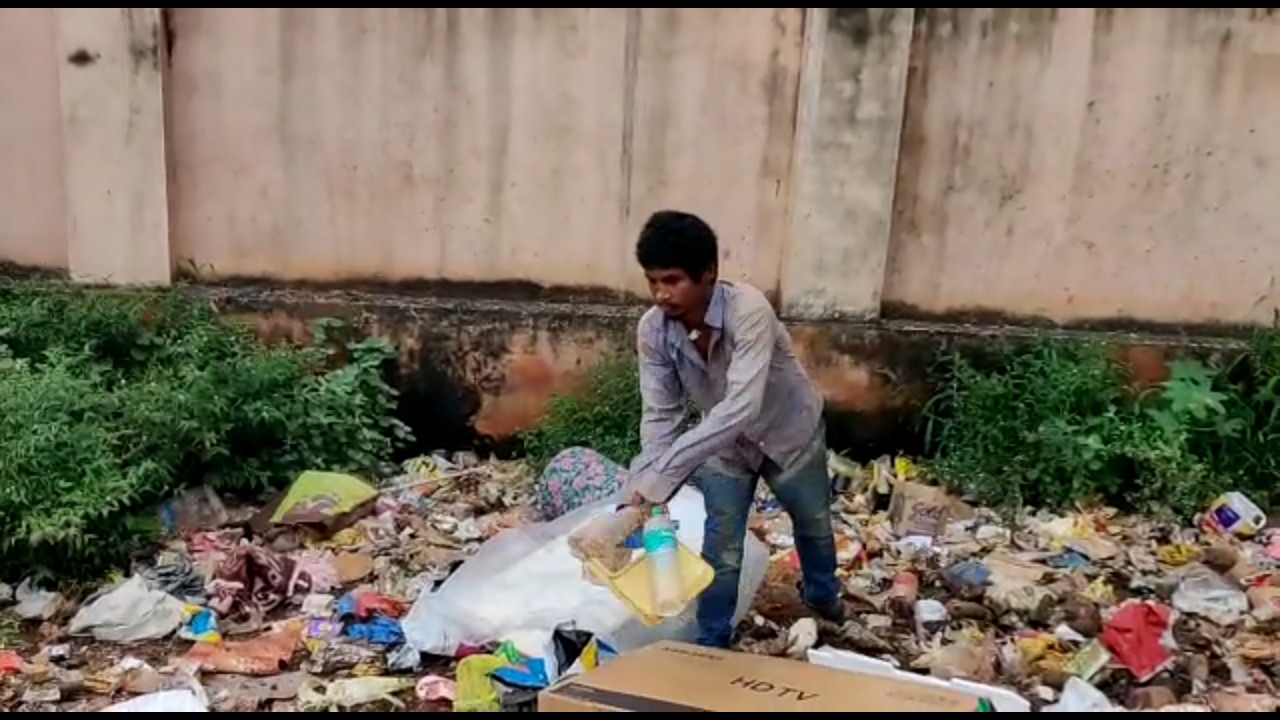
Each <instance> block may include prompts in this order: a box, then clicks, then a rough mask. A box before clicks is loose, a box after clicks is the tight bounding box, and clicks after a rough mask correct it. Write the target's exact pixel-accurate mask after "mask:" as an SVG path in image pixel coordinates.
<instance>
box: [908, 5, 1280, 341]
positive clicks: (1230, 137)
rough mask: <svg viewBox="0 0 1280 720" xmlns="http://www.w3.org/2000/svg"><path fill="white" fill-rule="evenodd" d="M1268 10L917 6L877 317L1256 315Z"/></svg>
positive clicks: (1267, 292)
mask: <svg viewBox="0 0 1280 720" xmlns="http://www.w3.org/2000/svg"><path fill="white" fill-rule="evenodd" d="M1272 13H1273V9H1271V8H1186V9H1176V8H1044V9H1039V8H1009V9H995V8H921V9H919V10H918V15H917V21H916V22H917V27H916V36H915V41H914V44H913V47H912V53H911V58H912V59H911V64H912V66H911V73H910V76H911V79H910V83H909V91H908V95H907V124H906V128H905V131H904V137H903V144H902V151H901V163H900V166H899V169H898V189H897V196H896V203H895V205H896V208H895V209H896V213H895V223H894V232H893V238H892V241H891V243H890V253H889V257H890V260H889V271H888V274H887V278H886V281H885V291H884V297H885V301H886V303H888V304H889V312H891V313H904V312H905V313H916V314H926V315H927V314H939V313H942V314H946V313H954V312H957V311H995V312H999V313H1003V314H1009V315H1021V316H1041V317H1046V318H1050V319H1054V320H1058V321H1079V320H1093V319H1129V320H1143V321H1155V322H1166V323H1269V322H1271V320H1272V317H1273V314H1274V313H1275V312H1276V308H1277V306H1278V305H1280V296H1278V295H1277V290H1276V277H1277V274H1280V243H1278V242H1277V240H1280V235H1278V233H1280V230H1278V228H1280V204H1277V203H1276V202H1275V187H1276V178H1277V177H1278V175H1277V173H1280V132H1277V130H1276V129H1277V127H1280V83H1278V82H1277V78H1280V15H1275V14H1272Z"/></svg>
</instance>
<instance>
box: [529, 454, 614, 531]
mask: <svg viewBox="0 0 1280 720" xmlns="http://www.w3.org/2000/svg"><path fill="white" fill-rule="evenodd" d="M626 478H627V471H626V468H624V467H622V466H621V465H619V464H617V463H615V462H614V461H612V460H610V459H609V458H607V457H605V456H604V455H601V454H600V453H598V452H596V451H595V450H592V449H591V448H585V447H571V448H568V449H566V450H561V451H560V453H559V454H557V455H556V456H555V457H553V458H551V462H549V463H547V467H546V469H545V470H543V471H542V476H541V477H540V478H538V488H537V492H536V493H535V495H534V507H535V508H536V509H537V511H538V512H539V513H541V514H542V516H543V518H544V519H547V520H554V519H555V518H558V517H560V516H561V515H564V514H565V513H568V512H571V511H573V510H576V509H578V508H580V507H582V506H583V505H589V504H591V503H594V502H598V501H600V500H604V499H606V498H608V497H610V496H612V495H614V494H615V493H617V492H618V491H619V490H621V489H622V485H623V483H624V482H625V481H626Z"/></svg>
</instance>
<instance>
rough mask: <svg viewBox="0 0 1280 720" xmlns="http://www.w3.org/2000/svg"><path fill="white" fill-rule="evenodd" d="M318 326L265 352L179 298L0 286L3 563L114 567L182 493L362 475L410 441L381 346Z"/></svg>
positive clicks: (70, 569) (11, 568) (23, 569)
mask: <svg viewBox="0 0 1280 720" xmlns="http://www.w3.org/2000/svg"><path fill="white" fill-rule="evenodd" d="M330 329H332V324H331V323H320V324H318V326H317V333H318V335H317V340H318V342H317V343H316V344H315V345H314V346H312V347H292V346H280V347H267V346H265V345H263V344H260V343H259V342H258V341H257V340H256V339H255V338H254V337H253V335H252V333H251V332H249V330H248V329H245V328H240V327H237V326H235V325H233V324H230V323H228V322H225V321H223V320H222V319H220V318H219V317H217V315H216V313H215V311H214V309H213V308H212V306H210V305H209V304H208V303H207V302H203V301H201V300H200V299H198V298H196V297H194V296H192V295H189V294H184V293H182V292H180V291H176V290H174V291H157V292H108V291H91V290H85V289H78V288H74V287H69V286H65V285H49V284H29V283H20V284H12V285H7V286H5V287H3V288H0V570H3V571H4V572H6V573H8V574H17V573H21V574H26V573H29V572H33V571H34V572H37V573H42V574H53V575H65V574H68V573H84V572H93V571H98V570H102V569H105V568H108V567H111V566H113V565H115V564H118V563H119V562H121V561H122V560H123V559H124V558H125V557H126V556H127V554H128V553H129V552H130V551H131V550H133V549H136V548H137V547H139V546H140V545H142V544H145V543H147V542H149V541H150V540H151V539H153V535H154V532H155V531H156V530H157V529H158V527H157V522H156V521H155V519H154V513H153V512H152V508H153V507H154V505H155V503H156V502H157V501H159V500H162V499H164V498H165V497H167V496H169V495H171V494H172V493H174V492H175V491H177V490H178V489H180V488H182V487H185V486H191V485H197V484H201V483H207V484H210V485H211V486H213V487H215V488H217V489H219V490H223V491H230V492H241V493H243V492H256V491H260V490H263V489H266V488H269V487H273V486H277V485H281V484H284V483H288V482H290V481H291V480H292V479H293V478H294V477H295V476H296V475H297V473H299V472H301V471H302V470H305V469H307V468H310V467H322V468H325V469H333V470H344V471H354V472H368V471H371V470H372V469H373V468H374V467H375V466H376V465H377V463H378V462H379V461H380V460H383V459H386V457H387V456H388V455H389V454H390V453H391V452H392V450H393V448H394V447H395V446H396V444H397V443H398V442H400V441H403V440H407V439H409V432H408V429H407V428H406V427H405V426H404V425H402V424H401V423H399V422H398V421H396V420H395V419H394V418H393V417H392V414H391V413H392V411H393V409H394V406H395V392H394V390H393V389H392V388H391V387H390V386H389V385H388V384H387V383H386V381H385V380H384V376H383V370H384V364H385V363H386V362H387V361H388V360H389V359H390V358H392V357H393V353H392V349H391V347H390V346H389V345H388V344H387V343H386V342H385V341H381V340H366V341H363V342H359V343H354V344H351V345H349V346H346V347H335V344H334V343H332V342H330V341H329V337H328V335H327V333H328V331H329V330H330ZM339 357H341V358H342V359H344V360H346V362H342V363H339V362H336V360H337V359H338V358H339Z"/></svg>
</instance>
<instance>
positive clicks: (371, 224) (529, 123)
mask: <svg viewBox="0 0 1280 720" xmlns="http://www.w3.org/2000/svg"><path fill="white" fill-rule="evenodd" d="M803 17H804V14H803V9H801V8H759V9H755V8H745V9H744V8H735V9H714V8H631V9H627V8H616V9H615V8H510V9H508V8H274V9H271V8H269V9H258V8H239V9H237V8H225V9H224V8H175V9H173V10H172V24H171V29H172V32H173V55H172V71H171V73H170V83H169V86H168V87H169V101H168V102H169V109H170V115H169V124H168V128H169V134H170V142H171V145H172V152H171V166H170V171H171V180H172V182H171V185H170V193H171V199H172V208H173V218H172V244H173V254H174V257H175V259H177V260H179V261H189V262H192V263H194V264H195V265H196V266H197V267H199V268H201V269H202V270H203V271H204V273H205V275H206V276H213V277H270V278H275V279H281V280H312V281H331V282H349V281H353V280H367V279H378V280H382V281H447V282H451V283H468V282H471V283H477V282H494V281H499V282H529V283H536V284H538V285H543V286H574V287H579V288H584V287H585V288H598V289H604V290H608V291H614V292H628V291H631V292H639V291H643V290H644V287H643V285H642V282H641V280H642V278H640V277H639V275H638V274H637V273H636V272H635V270H634V267H633V261H632V259H631V241H630V238H633V237H634V235H635V233H636V231H637V230H638V226H639V224H640V223H641V222H643V220H644V219H645V217H646V216H647V215H648V214H649V213H650V212H652V211H653V210H656V209H659V208H662V207H665V206H668V205H682V206H688V207H695V208H698V209H699V210H700V211H702V212H704V213H705V214H706V215H707V217H708V218H709V219H710V220H712V221H713V222H714V223H715V224H716V226H717V227H718V228H719V229H720V232H721V233H722V234H723V238H724V252H725V264H726V268H725V269H726V272H727V273H728V274H729V275H730V276H732V277H736V278H743V279H746V280H749V281H751V282H753V283H756V284H758V285H760V286H761V287H764V288H769V289H776V288H777V285H778V281H779V272H778V271H779V262H780V258H781V255H782V252H783V241H784V239H785V227H786V222H787V214H786V213H787V201H788V198H789V193H790V190H789V188H790V170H791V162H790V148H791V138H792V137H793V136H794V134H795V127H794V122H795V104H796V99H795V98H796V89H797V84H798V79H799V65H800V54H801V39H802V30H803ZM229 48H235V49H234V51H231V50H229Z"/></svg>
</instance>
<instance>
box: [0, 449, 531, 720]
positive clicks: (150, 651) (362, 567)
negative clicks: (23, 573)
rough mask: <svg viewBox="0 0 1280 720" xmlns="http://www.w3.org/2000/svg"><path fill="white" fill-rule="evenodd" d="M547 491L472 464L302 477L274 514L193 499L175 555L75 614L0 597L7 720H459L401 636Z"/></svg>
mask: <svg viewBox="0 0 1280 720" xmlns="http://www.w3.org/2000/svg"><path fill="white" fill-rule="evenodd" d="M532 480H533V476H532V475H531V474H529V473H528V472H527V470H526V468H525V466H524V465H522V464H520V463H502V462H496V461H491V462H488V463H480V462H479V460H478V459H477V458H475V457H474V456H470V455H467V454H460V455H456V456H454V458H453V459H452V460H445V459H444V458H442V457H435V458H428V459H425V460H419V461H415V462H413V463H409V464H407V465H406V473H405V474H404V475H403V476H401V477H399V478H396V479H395V480H393V481H391V482H390V483H388V484H387V485H386V486H385V487H380V488H379V487H374V486H372V485H370V484H368V483H366V482H364V481H362V480H360V479H357V478H355V477H352V476H349V475H343V474H337V473H325V472H308V473H304V474H303V475H302V476H301V477H299V478H298V479H297V481H296V482H295V483H294V484H293V485H292V487H291V488H290V489H289V490H288V492H286V493H284V494H283V495H282V496H280V497H279V498H277V499H276V501H275V502H273V503H272V504H270V505H268V506H267V507H265V508H240V509H237V508H228V507H227V506H226V505H224V502H223V500H222V499H221V498H219V497H218V496H217V495H216V494H214V493H213V492H212V491H209V490H207V489H200V490H194V491H190V492H188V493H186V494H184V495H183V496H181V497H179V498H177V499H176V500H174V501H173V502H171V503H168V504H166V506H164V507H162V508H161V509H160V514H161V517H162V519H163V520H164V521H165V522H166V524H167V525H168V526H169V529H170V530H171V531H172V537H173V539H172V541H171V542H170V543H169V544H168V545H167V546H166V547H165V548H164V549H163V550H162V552H160V553H159V555H157V556H156V557H155V558H153V559H151V560H150V561H148V562H146V563H139V564H138V565H136V566H135V567H134V568H133V572H132V573H131V574H130V575H129V576H128V577H121V578H118V579H117V581H116V582H113V583H110V584H108V585H107V586H106V587H103V588H101V589H100V590H98V591H97V592H95V593H93V594H91V595H89V596H88V597H85V598H82V599H79V600H78V601H76V602H73V601H72V599H71V598H68V597H66V596H64V595H62V594H60V593H58V592H55V591H52V590H46V589H43V588H41V587H39V586H38V585H37V584H36V583H34V582H33V581H31V580H24V581H23V582H22V583H20V584H19V585H18V586H17V587H16V588H15V587H11V586H0V604H3V605H5V606H8V607H7V610H5V613H6V617H8V618H9V619H10V621H9V622H8V623H6V624H2V625H0V647H6V648H8V649H6V650H2V651H0V708H3V709H4V710H5V711H11V712H93V711H104V710H105V711H109V712H161V711H170V710H173V711H182V712H259V711H274V712H293V711H297V712H305V711H310V710H331V709H350V708H355V707H362V706H366V705H369V704H370V703H383V704H384V705H385V707H386V708H387V709H392V708H399V709H402V710H422V709H424V708H431V707H434V706H440V707H443V708H447V707H448V705H449V702H450V701H451V700H452V697H453V692H454V681H453V680H452V679H451V678H446V677H443V676H441V675H440V674H439V673H444V672H447V671H448V670H449V663H447V662H442V663H438V665H439V668H438V669H433V667H432V666H431V664H430V660H429V659H428V660H425V661H424V659H423V658H422V657H421V656H420V655H419V653H417V652H416V651H414V650H412V648H410V647H408V646H407V645H406V644H405V642H404V631H403V629H402V627H401V623H400V621H401V618H402V617H403V615H404V613H405V611H406V609H407V608H408V607H409V605H410V604H411V603H412V602H413V601H414V599H415V598H416V597H417V596H418V595H419V594H420V593H422V592H424V591H430V590H431V589H433V588H435V587H436V586H438V585H439V584H440V583H441V582H442V581H443V580H445V579H446V578H447V577H449V575H450V574H451V573H452V571H453V570H454V569H455V568H456V567H457V566H459V565H461V564H462V563H463V562H464V561H465V560H466V559H467V558H468V557H469V556H470V555H472V554H474V553H475V552H476V550H477V549H478V548H479V547H480V546H481V544H482V543H483V542H484V541H485V540H486V539H488V538H490V537H493V536H494V535H496V534H498V533H499V532H501V531H502V530H503V529H505V528H508V527H516V526H519V525H523V524H525V523H526V522H527V521H528V519H529V518H528V517H527V515H528V512H529V511H528V509H527V508H528V507H529V493H530V492H531V491H532Z"/></svg>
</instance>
